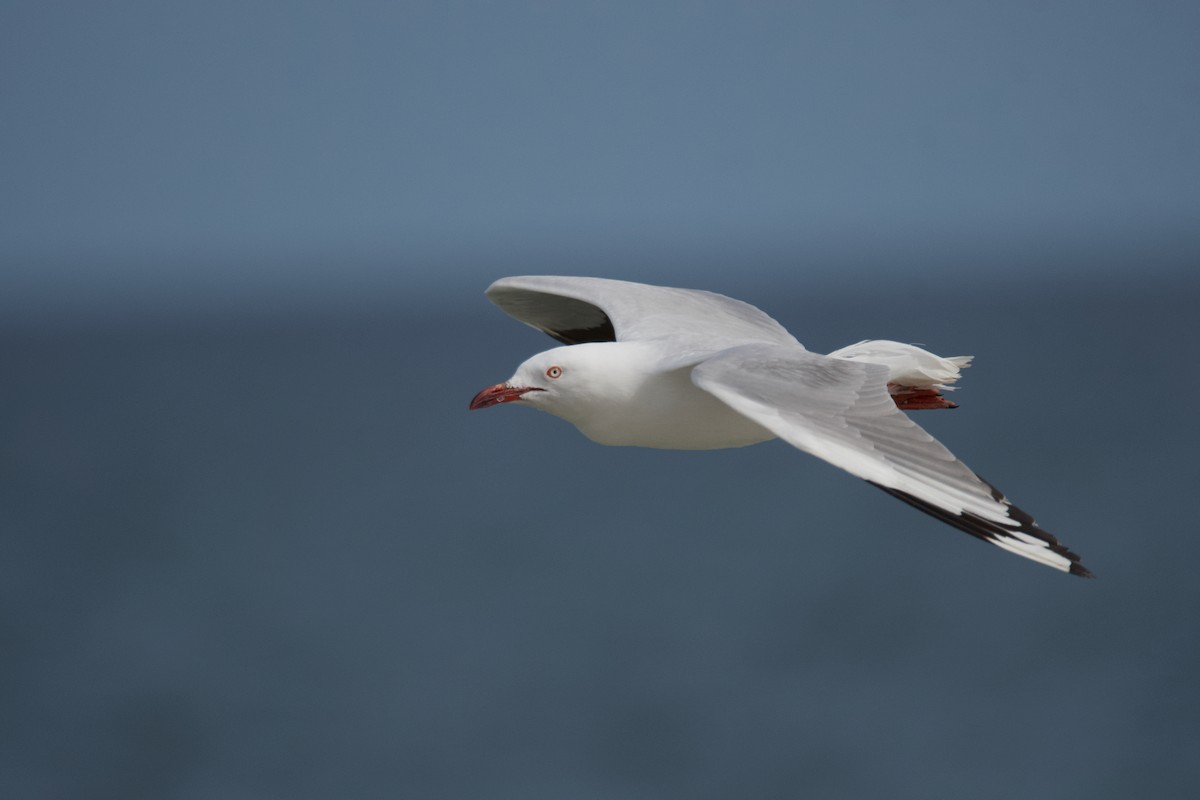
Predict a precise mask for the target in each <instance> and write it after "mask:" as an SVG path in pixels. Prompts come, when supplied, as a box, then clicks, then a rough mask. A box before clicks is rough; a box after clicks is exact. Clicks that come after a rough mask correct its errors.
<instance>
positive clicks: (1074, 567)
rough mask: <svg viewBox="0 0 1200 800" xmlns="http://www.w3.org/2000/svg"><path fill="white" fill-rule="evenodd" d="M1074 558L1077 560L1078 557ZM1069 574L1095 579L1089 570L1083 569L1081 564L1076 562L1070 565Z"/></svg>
mask: <svg viewBox="0 0 1200 800" xmlns="http://www.w3.org/2000/svg"><path fill="white" fill-rule="evenodd" d="M1075 558H1079V556H1075ZM1071 574H1072V575H1078V576H1079V577H1081V578H1095V577H1096V575H1095V573H1093V572H1092V571H1091V570H1090V569H1088V568H1087V567H1085V566H1084V565H1083V564H1080V563H1079V562H1078V561H1074V562H1073V563H1072V564H1071Z"/></svg>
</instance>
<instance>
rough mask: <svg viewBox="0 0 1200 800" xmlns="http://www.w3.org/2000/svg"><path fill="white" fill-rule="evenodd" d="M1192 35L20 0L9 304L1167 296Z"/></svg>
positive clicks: (891, 8) (931, 9)
mask: <svg viewBox="0 0 1200 800" xmlns="http://www.w3.org/2000/svg"><path fill="white" fill-rule="evenodd" d="M1197 41H1200V6H1197V5H1196V4H1194V3H1184V2H1178V3H1172V2H1142V3H1128V2H1087V3H1083V2H1078V3H1055V4H1044V3H1031V2H1008V3H992V2H987V3H984V2H954V3H934V2H918V3H883V2H844V3H822V4H814V3H700V2H687V3H640V2H639V3H632V2H630V3H550V2H507V3H454V2H438V3H403V2H339V3H316V2H286V3H284V2H241V1H240V0H239V2H223V1H221V0H217V1H215V2H207V3H162V2H117V3H86V2H41V1H39V2H21V1H20V0H9V2H6V3H5V4H4V5H3V10H2V11H0V98H2V103H3V108H2V113H0V120H2V121H0V136H2V137H3V147H0V184H2V188H0V218H2V219H3V221H4V222H3V225H2V226H0V261H2V263H3V265H4V266H3V270H2V271H0V307H2V308H4V309H6V313H19V311H20V310H22V309H23V310H26V311H29V310H33V311H35V312H39V313H40V312H41V311H53V310H70V311H81V310H86V309H105V308H107V309H118V310H120V309H126V308H129V307H137V306H154V305H156V304H157V305H165V306H177V305H179V304H181V303H183V304H186V303H194V302H218V303H228V302H231V301H234V300H237V301H242V302H244V301H249V302H250V303H254V302H257V301H259V300H264V299H266V298H274V299H275V300H276V301H278V300H279V298H288V297H292V298H305V297H317V298H320V297H328V296H329V294H330V293H331V292H334V293H337V294H338V296H348V297H351V298H353V297H357V296H369V295H372V294H374V293H379V292H384V293H390V294H391V295H394V296H398V297H403V298H408V299H411V298H413V297H428V296H429V295H430V294H431V293H432V294H434V295H436V296H437V297H440V298H442V299H448V298H450V297H457V296H460V294H461V292H463V291H470V292H472V293H475V292H478V291H479V290H480V289H482V288H483V286H484V285H486V282H488V281H490V280H491V279H492V278H494V277H497V276H498V275H500V274H505V273H509V272H567V273H581V272H589V273H595V274H605V275H609V276H613V277H626V278H635V279H638V278H641V279H647V280H650V279H653V280H654V281H656V282H679V283H688V284H692V285H704V283H705V279H706V278H707V279H711V278H712V277H713V276H716V275H721V274H723V272H728V271H729V270H730V269H733V268H736V269H737V270H739V271H740V272H741V274H742V277H745V278H754V279H761V280H763V281H765V282H770V281H778V279H779V278H780V277H788V276H792V275H793V273H794V272H795V271H796V270H797V269H802V270H803V274H804V279H805V280H806V281H819V280H822V279H824V278H827V277H829V276H831V275H835V274H836V275H838V276H841V277H843V278H844V277H846V276H847V275H848V274H849V275H850V276H851V277H853V278H854V279H855V280H858V279H876V278H880V277H881V276H885V275H888V274H889V273H890V274H891V275H892V276H893V277H901V278H902V277H904V276H912V275H914V274H917V275H924V276H926V277H931V278H937V277H946V276H949V278H948V279H950V280H953V279H954V277H953V276H955V275H958V274H960V273H959V271H960V270H963V269H965V270H967V271H968V272H969V273H970V275H971V279H972V280H975V279H992V278H996V277H997V276H1000V277H999V279H1002V280H1010V279H1021V278H1024V277H1028V274H1026V273H1035V272H1037V273H1046V272H1047V271H1048V272H1050V273H1053V274H1054V275H1056V276H1057V277H1062V278H1073V277H1080V276H1088V275H1090V274H1093V273H1094V274H1096V275H1104V276H1106V277H1112V276H1114V275H1116V276H1120V275H1122V274H1126V275H1136V276H1137V277H1138V278H1139V279H1140V278H1143V277H1146V276H1151V277H1152V276H1155V275H1163V276H1167V277H1171V278H1172V279H1176V278H1178V277H1179V276H1181V275H1187V274H1190V273H1191V272H1194V269H1193V266H1194V265H1195V263H1196V262H1197V261H1198V260H1200V233H1198V232H1197V220H1198V219H1200V180H1197V178H1198V176H1200V137H1198V136H1197V135H1196V132H1197V129H1198V124H1197V123H1198V122H1200V102H1198V98H1200V48H1198V47H1196V42H1197ZM1067 262H1070V263H1071V264H1072V266H1071V267H1070V268H1067V267H1064V266H1062V265H1063V264H1064V263H1067ZM789 280H790V278H789ZM710 288H719V287H710Z"/></svg>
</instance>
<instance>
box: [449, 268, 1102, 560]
mask: <svg viewBox="0 0 1200 800" xmlns="http://www.w3.org/2000/svg"><path fill="white" fill-rule="evenodd" d="M487 297H488V299H489V300H491V301H492V302H493V303H495V304H496V305H497V306H499V307H500V308H501V309H502V310H504V311H505V312H506V313H508V314H509V315H511V316H512V317H514V318H516V319H518V320H520V321H521V322H524V323H525V324H527V325H530V326H532V327H534V328H537V329H539V330H541V331H544V332H545V333H548V334H549V335H550V336H552V337H554V338H555V339H557V340H558V341H560V342H562V343H563V344H564V346H562V347H556V348H554V349H552V350H547V351H546V352H544V353H539V354H538V355H535V356H533V357H532V358H530V359H529V360H527V361H526V362H525V363H523V364H521V366H520V367H518V368H517V371H516V373H515V374H514V375H513V376H512V377H511V378H509V379H508V380H507V381H505V382H504V383H500V384H497V385H495V386H491V387H489V388H487V389H484V390H483V391H481V392H480V393H479V394H477V395H475V398H474V399H473V400H472V401H471V405H470V408H471V409H472V410H474V409H477V408H487V407H488V406H494V405H499V404H501V403H515V404H517V405H524V406H529V407H530V408H536V409H539V410H541V411H546V412H549V413H551V414H554V415H555V416H558V417H562V418H563V419H565V420H567V421H568V422H571V423H572V424H574V425H575V427H576V428H578V429H579V430H580V432H582V433H583V435H584V436H587V437H588V438H589V439H591V440H593V441H595V442H599V443H600V444H607V445H634V446H640V447H657V448H667V449H674V450H710V449H719V448H726V447H743V446H745V445H751V444H757V443H759V442H764V441H767V440H769V439H774V438H776V437H778V438H780V439H783V440H784V441H786V442H788V443H789V444H791V445H793V446H795V447H797V448H799V449H800V450H803V451H805V452H807V453H811V454H812V455H814V456H817V457H818V458H822V459H824V460H826V461H828V462H829V463H831V464H833V465H834V466H836V467H841V468H842V469H844V470H846V471H847V472H849V473H850V474H852V475H856V476H858V477H859V478H863V479H864V480H866V481H868V482H870V483H872V484H874V485H876V486H878V487H879V488H880V489H883V490H884V491H885V492H887V493H888V494H890V495H892V496H894V497H898V498H900V499H901V500H903V501H904V502H906V503H909V504H910V505H913V506H916V507H917V508H919V509H921V510H922V511H925V512H926V513H928V514H931V515H932V516H934V517H937V518H938V519H940V520H941V521H943V522H945V523H948V524H950V525H953V526H954V527H956V528H958V529H960V530H963V531H966V532H967V533H969V534H971V535H972V536H975V537H977V538H979V539H983V540H984V541H987V542H991V543H992V544H994V545H997V546H998V547H1002V548H1004V549H1005V550H1008V551H1010V552H1012V553H1016V554H1017V555H1020V556H1024V557H1025V558H1030V559H1033V560H1034V561H1037V562H1039V563H1042V564H1046V565H1047V566H1050V567H1054V568H1055V569H1059V570H1062V571H1063V572H1070V573H1071V574H1073V575H1081V576H1084V577H1092V573H1091V572H1090V571H1089V570H1088V569H1087V568H1086V567H1084V566H1083V565H1082V564H1080V563H1079V556H1077V555H1076V554H1075V553H1072V552H1071V551H1070V550H1068V549H1067V548H1066V547H1064V546H1063V545H1061V544H1059V542H1058V540H1057V539H1056V538H1054V536H1052V535H1050V534H1049V533H1047V532H1046V531H1044V530H1042V529H1041V528H1040V527H1038V525H1037V523H1035V522H1034V520H1033V518H1032V517H1031V516H1029V515H1028V514H1026V513H1025V512H1024V511H1022V510H1021V509H1019V508H1017V507H1016V506H1014V505H1013V504H1012V503H1010V502H1009V501H1008V498H1006V497H1005V496H1004V495H1003V494H1001V493H1000V491H999V490H997V489H996V488H995V487H994V486H992V485H991V484H990V483H988V482H987V481H985V480H983V479H982V478H980V477H979V476H978V475H976V474H975V473H974V472H972V471H971V470H970V469H969V468H968V467H967V466H966V465H965V464H963V463H962V462H961V461H959V460H958V459H957V458H955V457H954V455H953V454H952V453H951V452H950V451H949V450H947V449H946V448H945V447H944V446H943V445H942V444H941V443H940V442H938V441H937V440H936V439H934V438H933V437H932V436H930V435H929V434H928V433H926V432H925V430H924V429H922V428H921V427H920V426H919V425H917V424H916V423H914V422H913V421H912V420H910V419H909V418H908V416H907V415H906V414H904V413H902V411H901V409H905V410H915V409H927V408H953V407H954V404H953V403H951V402H949V401H948V400H946V399H945V397H944V395H943V394H942V391H943V390H948V389H950V388H952V387H951V386H950V384H952V383H954V382H955V381H956V380H957V379H958V376H959V370H960V369H962V368H963V367H966V366H968V363H969V362H970V360H971V359H970V357H957V358H941V357H939V356H936V355H934V354H933V353H930V352H928V351H925V350H922V349H921V348H919V347H914V346H912V345H906V344H901V343H899V342H889V341H866V342H859V343H858V344H855V345H851V346H849V347H845V348H842V349H841V350H837V351H835V352H833V353H830V354H829V355H818V354H816V353H810V352H809V351H808V350H805V349H804V346H803V345H802V344H800V343H799V342H798V341H796V339H795V337H793V336H792V335H791V334H790V333H788V332H787V331H786V330H785V329H784V328H783V326H782V325H780V324H779V323H778V322H776V321H775V320H773V319H771V317H769V316H767V315H766V314H765V313H763V312H762V311H760V310H759V309H757V308H755V307H754V306H752V305H749V304H748V303H743V302H741V301H740V300H734V299H732V298H729V297H725V296H723V295H719V294H714V293H712V292H704V291H697V290H693V289H672V288H668V287H664V286H648V285H646V284H641V283H630V282H627V281H617V280H608V279H604V278H571V277H553V276H526V277H514V278H502V279H501V280H498V281H496V282H495V283H493V284H492V285H491V286H490V287H489V288H488V290H487Z"/></svg>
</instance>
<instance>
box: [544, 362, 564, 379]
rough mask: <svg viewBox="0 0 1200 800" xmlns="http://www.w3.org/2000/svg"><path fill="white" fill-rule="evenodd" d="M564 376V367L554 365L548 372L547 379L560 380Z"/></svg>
mask: <svg viewBox="0 0 1200 800" xmlns="http://www.w3.org/2000/svg"><path fill="white" fill-rule="evenodd" d="M562 374H563V369H562V367H560V366H558V365H557V364H555V365H554V366H553V367H551V368H550V369H548V370H546V377H547V378H550V379H552V380H553V379H554V378H559V377H561V376H562Z"/></svg>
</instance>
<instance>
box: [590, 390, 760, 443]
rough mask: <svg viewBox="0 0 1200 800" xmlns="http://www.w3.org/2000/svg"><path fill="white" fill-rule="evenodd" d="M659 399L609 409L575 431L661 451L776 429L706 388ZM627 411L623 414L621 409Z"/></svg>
mask: <svg viewBox="0 0 1200 800" xmlns="http://www.w3.org/2000/svg"><path fill="white" fill-rule="evenodd" d="M687 388H688V391H685V392H681V393H678V394H675V395H673V396H671V397H669V398H659V400H660V402H655V403H646V402H644V400H645V399H644V398H642V402H639V403H638V405H637V409H636V413H629V412H631V411H632V410H624V409H619V408H614V409H613V412H614V413H611V414H605V415H602V416H597V417H596V418H593V419H591V420H589V421H588V422H587V423H586V424H580V423H576V427H577V428H579V431H580V433H582V434H583V435H584V436H586V437H588V438H589V439H591V440H592V441H594V442H598V443H599V444H607V445H618V446H631V447H654V448H659V449H663V450H721V449H724V448H729V447H745V446H747V445H751V444H758V443H759V442H765V441H768V440H770V439H774V438H775V434H773V433H771V432H770V431H768V430H767V429H766V428H764V427H762V426H761V425H759V424H757V423H756V422H753V421H752V420H750V419H748V418H746V417H744V416H742V415H741V414H739V413H737V412H736V411H734V410H733V409H731V408H730V407H729V406H727V405H725V404H724V403H722V402H721V401H719V400H717V399H716V398H715V397H713V396H712V395H710V394H708V393H707V392H702V391H700V390H698V389H695V388H694V387H692V386H690V385H689V386H688V387H687ZM623 412H626V413H623Z"/></svg>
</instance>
